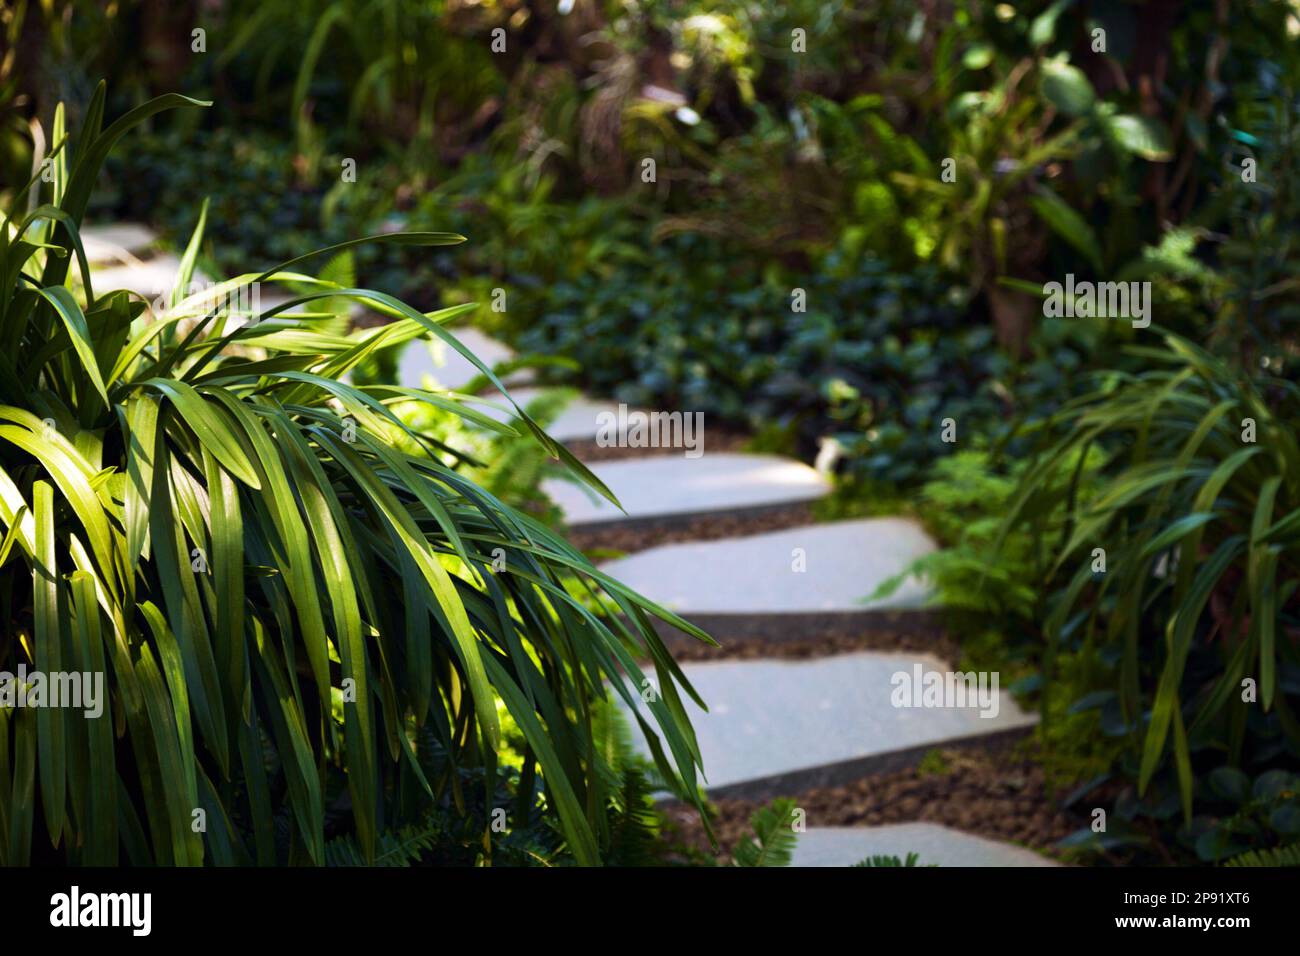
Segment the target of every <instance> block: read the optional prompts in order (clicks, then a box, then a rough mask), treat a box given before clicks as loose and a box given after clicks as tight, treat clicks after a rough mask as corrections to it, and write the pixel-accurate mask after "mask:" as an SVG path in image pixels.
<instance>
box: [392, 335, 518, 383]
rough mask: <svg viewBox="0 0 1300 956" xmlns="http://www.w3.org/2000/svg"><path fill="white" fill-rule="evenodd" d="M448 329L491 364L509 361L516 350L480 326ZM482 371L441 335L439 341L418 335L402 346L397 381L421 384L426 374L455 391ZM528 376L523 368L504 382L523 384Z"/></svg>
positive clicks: (485, 361) (489, 366)
mask: <svg viewBox="0 0 1300 956" xmlns="http://www.w3.org/2000/svg"><path fill="white" fill-rule="evenodd" d="M447 331H449V332H450V333H451V334H452V335H454V336H455V337H456V338H457V339H459V340H460V342H461V344H462V345H464V346H465V347H466V348H468V349H469V350H470V351H471V352H473V353H474V354H475V355H477V356H478V358H479V361H481V362H482V363H483V364H484V365H486V366H487V367H488V368H494V367H495V366H496V365H497V364H498V363H500V362H505V361H508V360H510V359H511V358H513V357H514V353H513V352H512V351H511V350H510V348H509V346H507V345H505V344H504V343H502V342H498V341H497V340H496V339H494V338H491V337H490V336H488V335H485V334H484V333H482V332H480V331H479V330H478V329H475V328H454V329H448V330H447ZM481 374H482V373H481V372H480V371H479V370H478V369H477V368H475V367H474V365H473V364H472V363H470V361H469V360H468V359H466V358H465V357H464V356H462V355H461V354H460V353H459V352H457V351H456V350H455V349H453V348H452V347H451V346H449V345H446V344H445V343H444V342H443V341H442V340H441V339H438V340H437V341H429V340H427V339H416V340H415V341H413V342H411V344H410V345H408V346H407V347H406V348H405V349H403V350H402V355H401V358H400V359H399V360H398V366H397V382H398V384H399V385H405V386H407V387H408V388H421V387H422V386H423V383H424V377H425V376H426V375H428V376H430V377H431V378H432V379H433V381H434V382H435V383H436V384H438V385H440V386H441V387H443V388H446V389H450V390H451V391H453V392H455V391H459V390H460V389H462V388H464V387H465V386H466V385H468V384H469V383H470V382H471V381H473V380H474V378H475V377H477V376H478V375H481ZM529 378H530V376H529V375H528V370H527V369H521V370H519V371H518V372H516V373H514V374H512V375H510V376H508V377H507V378H506V379H505V383H506V384H507V385H512V384H516V383H518V384H523V383H525V382H527V381H528V379H529Z"/></svg>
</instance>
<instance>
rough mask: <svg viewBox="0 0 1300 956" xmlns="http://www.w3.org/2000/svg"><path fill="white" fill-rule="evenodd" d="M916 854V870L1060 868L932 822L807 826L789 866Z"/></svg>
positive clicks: (1036, 855)
mask: <svg viewBox="0 0 1300 956" xmlns="http://www.w3.org/2000/svg"><path fill="white" fill-rule="evenodd" d="M909 853H915V854H917V857H918V858H917V861H916V865H917V866H926V865H928V864H938V865H939V866H1060V865H1061V864H1059V863H1057V862H1056V861H1055V860H1051V859H1048V858H1047V857H1045V856H1042V855H1041V854H1039V853H1035V852H1034V851H1033V850H1027V849H1025V848H1024V847H1019V846H1015V845H1013V844H1010V843H1002V842H1000V841H998V840H990V839H988V838H986V837H982V836H975V835H974V834H973V833H963V832H962V831H960V830H954V829H952V828H950V827H945V826H940V825H939V824H937V823H892V824H889V825H887V826H879V827H809V828H808V829H807V830H806V831H805V832H803V833H800V834H799V842H798V844H797V845H796V847H795V851H794V856H793V858H792V859H791V861H790V865H791V866H853V865H855V864H857V863H860V862H861V861H862V860H864V859H866V858H867V857H870V856H896V857H898V858H899V859H900V860H903V861H906V860H907V854H909Z"/></svg>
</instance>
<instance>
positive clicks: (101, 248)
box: [81, 222, 158, 265]
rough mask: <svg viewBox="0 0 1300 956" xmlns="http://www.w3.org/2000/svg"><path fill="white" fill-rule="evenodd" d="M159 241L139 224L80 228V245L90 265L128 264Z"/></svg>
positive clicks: (151, 232)
mask: <svg viewBox="0 0 1300 956" xmlns="http://www.w3.org/2000/svg"><path fill="white" fill-rule="evenodd" d="M157 241H158V237H157V236H156V235H154V233H153V230H151V229H150V228H149V227H148V226H142V225H140V223H138V222H117V223H111V224H109V225H104V226H83V227H82V228H81V244H82V246H84V247H85V250H86V258H87V259H89V260H90V264H91V265H100V264H103V263H109V262H130V261H131V259H132V258H139V257H141V256H143V255H145V254H146V253H147V252H148V251H149V247H150V246H152V245H153V244H154V243H155V242H157Z"/></svg>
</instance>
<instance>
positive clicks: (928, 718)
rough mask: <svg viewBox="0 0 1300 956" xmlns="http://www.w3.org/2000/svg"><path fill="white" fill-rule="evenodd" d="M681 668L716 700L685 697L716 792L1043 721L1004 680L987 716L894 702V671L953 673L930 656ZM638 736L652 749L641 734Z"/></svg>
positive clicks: (838, 778)
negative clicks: (1024, 706)
mask: <svg viewBox="0 0 1300 956" xmlns="http://www.w3.org/2000/svg"><path fill="white" fill-rule="evenodd" d="M918 667H919V668H920V670H919V672H918V670H917V668H918ZM682 669H683V671H684V672H685V674H686V677H687V679H688V680H689V681H690V682H691V684H692V686H694V687H695V689H696V691H697V692H698V693H699V695H700V697H701V698H702V699H703V700H704V701H705V703H707V704H708V706H709V711H708V712H707V713H705V712H704V711H702V710H700V709H699V707H697V706H696V705H695V703H694V702H693V701H691V700H690V699H689V698H688V697H686V696H685V695H683V701H684V702H685V707H686V710H687V714H688V716H689V717H690V720H691V724H692V725H693V726H694V728H695V734H696V738H697V740H698V741H699V745H700V753H701V755H702V757H703V758H704V772H705V774H706V776H707V786H708V789H709V792H710V793H711V794H713V795H715V796H718V795H722V794H721V793H720V791H723V790H726V791H729V792H730V793H732V794H734V795H745V796H749V795H756V794H759V793H770V792H771V788H770V787H768V786H766V785H765V782H767V783H771V782H773V781H774V780H775V779H776V778H779V785H780V788H781V789H783V790H784V792H787V793H788V792H794V791H797V790H799V789H805V788H807V787H809V786H826V785H833V784H836V783H844V782H847V781H848V780H852V779H856V778H857V777H860V776H863V775H865V774H867V773H872V772H876V771H877V770H879V769H882V768H884V767H886V766H889V767H891V768H892V767H893V766H897V764H896V763H892V762H891V755H894V754H896V753H897V752H899V751H907V750H913V749H917V748H920V753H924V751H925V750H928V749H931V748H934V747H941V746H947V745H951V744H954V743H955V742H958V741H966V742H969V738H981V737H985V736H987V735H991V734H1006V733H1008V732H1012V731H1015V732H1019V731H1023V730H1024V729H1026V728H1028V727H1030V726H1032V725H1033V724H1034V723H1035V721H1036V719H1037V718H1036V716H1035V715H1033V714H1029V713H1026V712H1024V711H1022V710H1021V709H1020V707H1019V706H1018V705H1017V704H1016V703H1015V701H1014V700H1013V699H1012V697H1011V696H1010V694H1008V693H1007V692H1006V690H1005V689H1003V688H1002V686H1001V683H1000V684H999V689H998V693H997V695H996V696H995V697H992V698H991V699H990V707H989V709H988V713H989V716H987V717H985V716H981V710H980V708H979V706H978V702H976V701H972V702H970V703H971V706H967V707H955V706H953V707H896V706H894V702H893V701H894V698H895V696H896V690H895V684H894V675H896V674H903V675H905V676H906V678H907V679H908V681H909V682H910V681H911V680H913V679H914V678H915V677H916V675H917V674H918V673H919V674H920V675H922V676H923V675H924V674H925V673H927V672H931V671H937V672H939V673H941V674H943V673H946V672H948V671H949V669H950V668H949V666H948V665H947V664H946V663H944V662H943V661H941V660H940V659H939V658H938V657H935V656H933V655H929V654H925V655H921V654H895V653H883V652H881V653H877V652H862V653H856V654H842V655H836V656H833V657H822V658H817V659H814V660H806V661H785V660H739V661H726V660H724V661H701V662H697V663H686V664H683V665H682ZM989 686H990V687H991V680H990V685H989ZM636 690H637V692H638V694H641V693H645V692H646V691H647V690H648V689H646V688H637V689H636ZM994 704H995V705H996V706H994ZM994 711H996V712H994ZM636 740H637V746H638V747H640V748H642V750H643V752H644V753H646V754H647V755H648V754H649V751H648V749H646V746H645V744H644V742H642V741H641V738H640V737H639V736H638V737H637V738H636ZM920 753H918V754H917V755H916V756H918V757H919V756H920ZM670 759H671V758H670ZM741 784H744V785H745V786H743V787H742V786H740V785H741Z"/></svg>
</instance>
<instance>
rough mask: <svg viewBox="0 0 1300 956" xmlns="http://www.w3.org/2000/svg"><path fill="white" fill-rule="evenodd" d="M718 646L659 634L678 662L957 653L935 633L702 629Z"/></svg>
mask: <svg viewBox="0 0 1300 956" xmlns="http://www.w3.org/2000/svg"><path fill="white" fill-rule="evenodd" d="M704 630H705V631H707V632H708V633H709V636H710V637H712V638H713V639H714V640H715V641H717V642H718V645H719V646H718V647H710V646H709V645H708V644H705V643H703V642H702V641H697V640H696V639H695V638H693V637H689V636H687V635H684V634H681V633H680V632H673V633H663V634H662V636H663V638H664V643H665V644H666V645H667V646H668V650H669V651H670V652H672V655H673V658H674V659H675V660H678V661H722V660H757V659H760V658H767V659H769V660H790V661H803V660H812V659H814V658H818V657H830V656H831V655H833V654H851V653H853V652H855V651H908V652H912V653H916V654H935V655H937V656H939V657H941V658H943V659H944V660H947V661H956V660H960V659H961V649H960V648H959V647H958V645H957V642H956V641H954V640H953V639H952V638H951V637H949V636H948V635H947V634H935V633H934V632H932V631H930V630H928V629H923V628H908V627H906V626H901V627H880V628H875V627H857V628H855V627H849V626H840V627H834V628H826V629H824V630H820V631H818V632H816V633H811V634H807V633H805V632H803V631H802V630H801V631H800V635H799V637H798V638H794V639H791V640H772V639H770V638H766V637H759V636H754V635H743V634H731V635H729V634H727V633H725V632H724V631H722V630H720V629H718V628H716V627H714V628H709V627H705V628H704Z"/></svg>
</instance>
